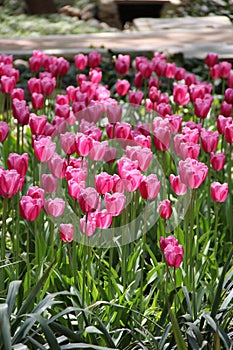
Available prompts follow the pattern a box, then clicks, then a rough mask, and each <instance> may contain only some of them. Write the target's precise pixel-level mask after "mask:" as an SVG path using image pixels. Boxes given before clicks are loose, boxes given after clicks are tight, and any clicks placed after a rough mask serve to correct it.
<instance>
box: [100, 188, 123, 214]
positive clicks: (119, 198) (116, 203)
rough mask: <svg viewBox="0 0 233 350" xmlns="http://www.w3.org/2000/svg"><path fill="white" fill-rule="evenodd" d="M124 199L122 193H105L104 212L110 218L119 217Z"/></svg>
mask: <svg viewBox="0 0 233 350" xmlns="http://www.w3.org/2000/svg"><path fill="white" fill-rule="evenodd" d="M125 203H126V197H125V195H124V194H123V193H119V192H115V193H114V194H109V193H106V194H105V196H104V204H105V207H106V210H107V212H108V213H109V214H111V215H112V216H118V215H120V214H121V213H122V212H123V210H124V207H125Z"/></svg>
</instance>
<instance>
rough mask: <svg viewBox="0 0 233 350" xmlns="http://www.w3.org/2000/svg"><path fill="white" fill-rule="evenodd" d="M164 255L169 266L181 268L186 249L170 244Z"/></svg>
mask: <svg viewBox="0 0 233 350" xmlns="http://www.w3.org/2000/svg"><path fill="white" fill-rule="evenodd" d="M163 253H164V257H165V260H166V263H167V264H168V266H171V267H175V268H178V267H180V265H181V263H182V261H183V257H184V248H183V247H182V245H180V244H179V245H172V244H168V245H167V246H166V248H165V249H164V252H163Z"/></svg>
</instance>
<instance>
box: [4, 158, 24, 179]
mask: <svg viewBox="0 0 233 350" xmlns="http://www.w3.org/2000/svg"><path fill="white" fill-rule="evenodd" d="M7 166H8V169H15V170H16V171H17V172H18V173H19V174H20V176H21V177H24V176H25V175H26V173H27V170H28V154H27V153H24V154H22V155H20V154H17V153H10V154H9V156H8V159H7Z"/></svg>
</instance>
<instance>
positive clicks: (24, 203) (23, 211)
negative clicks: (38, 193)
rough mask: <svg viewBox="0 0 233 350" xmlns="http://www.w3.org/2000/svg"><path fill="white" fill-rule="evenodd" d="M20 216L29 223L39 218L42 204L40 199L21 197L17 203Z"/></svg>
mask: <svg viewBox="0 0 233 350" xmlns="http://www.w3.org/2000/svg"><path fill="white" fill-rule="evenodd" d="M19 208H20V215H21V216H22V217H23V218H24V219H26V220H29V221H34V220H36V218H37V217H38V216H39V214H40V211H41V208H42V202H41V199H40V198H32V197H31V196H23V197H22V198H21V200H20V202H19Z"/></svg>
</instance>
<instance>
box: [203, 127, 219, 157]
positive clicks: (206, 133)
mask: <svg viewBox="0 0 233 350" xmlns="http://www.w3.org/2000/svg"><path fill="white" fill-rule="evenodd" d="M200 138H201V146H202V149H203V150H204V151H205V152H207V153H210V152H215V151H216V149H217V146H218V132H217V131H211V130H206V129H202V131H201V133H200Z"/></svg>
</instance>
